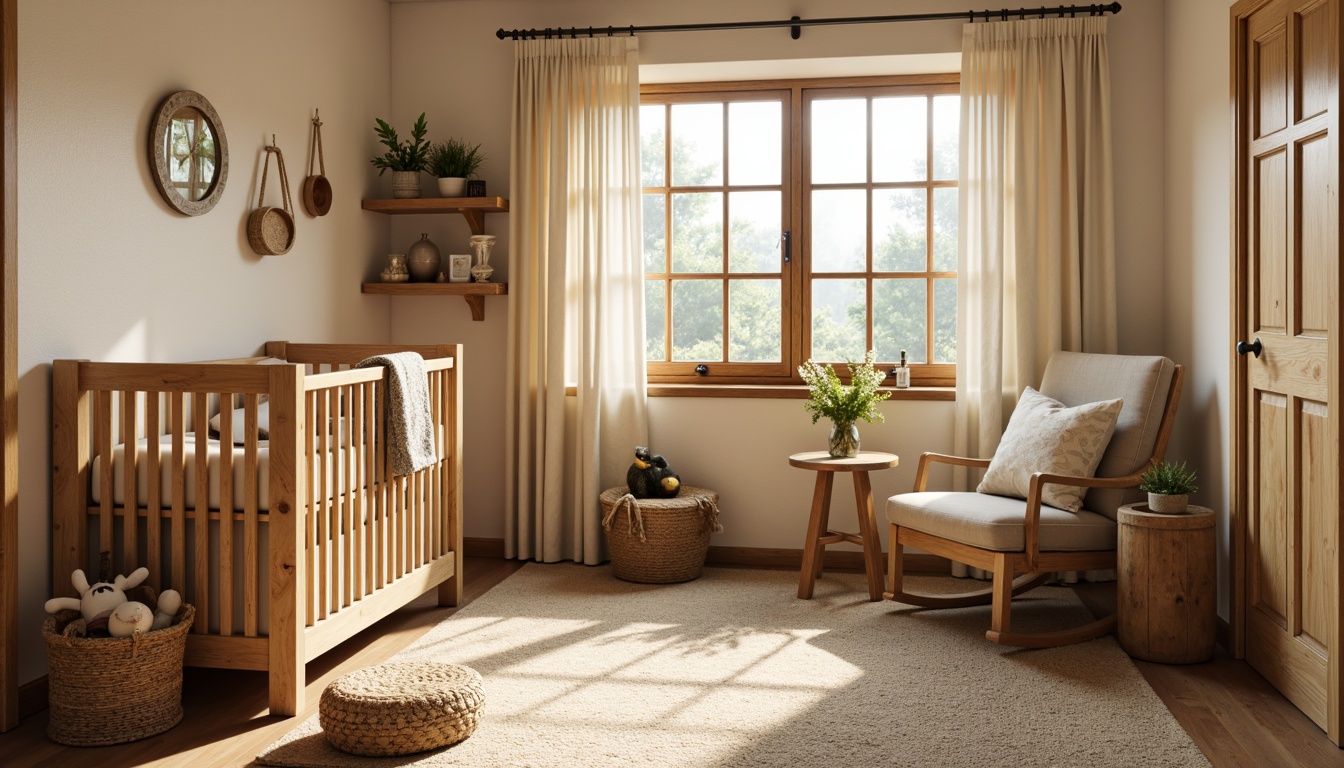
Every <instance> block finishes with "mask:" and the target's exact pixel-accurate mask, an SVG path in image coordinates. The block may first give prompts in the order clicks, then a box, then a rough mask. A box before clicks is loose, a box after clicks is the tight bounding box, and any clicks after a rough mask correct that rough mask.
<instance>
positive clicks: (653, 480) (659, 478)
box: [625, 445, 681, 499]
mask: <svg viewBox="0 0 1344 768" xmlns="http://www.w3.org/2000/svg"><path fill="white" fill-rule="evenodd" d="M625 484H626V486H628V487H629V489H630V495H631V496H634V497H635V498H636V499H670V498H673V497H674V496H676V495H677V494H678V493H680V492H681V478H680V477H678V476H677V473H676V472H673V471H672V470H671V469H669V468H668V466H667V459H664V458H663V457H662V456H653V455H651V454H650V452H649V449H648V448H647V447H645V446H643V445H639V446H635V462H634V463H633V464H631V465H630V469H628V470H626V472H625Z"/></svg>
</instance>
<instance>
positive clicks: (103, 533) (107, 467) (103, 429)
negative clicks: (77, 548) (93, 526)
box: [93, 392, 116, 569]
mask: <svg viewBox="0 0 1344 768" xmlns="http://www.w3.org/2000/svg"><path fill="white" fill-rule="evenodd" d="M93 419H94V425H95V426H94V440H95V441H96V442H97V444H98V448H97V451H98V455H99V456H102V457H103V460H102V462H101V465H102V466H100V467H99V468H98V483H99V488H98V494H99V498H100V499H101V500H102V501H101V503H100V504H99V506H98V551H99V552H111V551H112V393H111V392H99V393H97V395H96V396H95V397H94V399H93ZM112 565H113V568H114V569H115V568H116V563H115V562H113V564H112Z"/></svg>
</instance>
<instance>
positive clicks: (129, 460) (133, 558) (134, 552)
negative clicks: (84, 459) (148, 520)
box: [121, 391, 140, 572]
mask: <svg viewBox="0 0 1344 768" xmlns="http://www.w3.org/2000/svg"><path fill="white" fill-rule="evenodd" d="M137 397H139V395H137V394H136V393H135V392H134V391H131V392H122V393H121V445H122V448H123V451H124V453H123V454H122V462H121V463H122V469H123V470H124V472H123V478H124V479H123V485H124V486H125V490H126V495H125V501H124V506H125V508H126V514H124V515H123V516H122V519H121V524H122V528H121V531H122V533H121V538H122V541H121V552H122V562H123V563H125V568H126V571H125V572H130V571H133V570H135V569H136V568H139V567H140V531H139V526H138V523H139V521H140V515H139V514H138V510H139V509H140V495H139V494H138V493H136V487H135V485H136V484H135V480H136V477H135V460H136V454H137V453H139V451H137V450H136V445H135V438H136V428H137V426H138V422H137V421H136V410H137V409H136V405H137V404H136V398H137Z"/></svg>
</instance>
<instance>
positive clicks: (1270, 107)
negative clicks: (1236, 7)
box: [1252, 23, 1288, 138]
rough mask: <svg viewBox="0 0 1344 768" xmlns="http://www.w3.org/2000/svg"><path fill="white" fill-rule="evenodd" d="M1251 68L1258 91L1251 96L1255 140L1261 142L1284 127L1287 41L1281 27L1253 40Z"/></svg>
mask: <svg viewBox="0 0 1344 768" xmlns="http://www.w3.org/2000/svg"><path fill="white" fill-rule="evenodd" d="M1252 55H1253V59H1252V61H1253V67H1254V71H1255V73H1256V74H1257V75H1258V77H1257V78H1256V80H1257V84H1258V86H1259V87H1258V88H1257V89H1256V93H1255V96H1256V98H1255V104H1256V105H1257V107H1258V109H1257V110H1256V116H1257V118H1258V119H1257V120H1256V128H1257V130H1256V134H1255V135H1256V138H1263V137H1265V136H1268V135H1270V134H1271V133H1274V132H1276V131H1281V130H1283V129H1284V127H1286V126H1287V125H1288V109H1287V107H1288V93H1287V91H1286V90H1285V88H1284V84H1285V83H1286V82H1287V80H1288V41H1287V40H1286V39H1285V35H1284V28H1283V24H1282V23H1280V24H1276V25H1274V26H1273V27H1271V28H1270V29H1268V30H1267V31H1266V32H1265V33H1264V34H1263V35H1262V36H1261V37H1259V38H1257V39H1256V40H1255V45H1254V53H1253V54H1252Z"/></svg>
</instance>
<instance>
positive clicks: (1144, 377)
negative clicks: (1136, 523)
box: [883, 352, 1185, 648]
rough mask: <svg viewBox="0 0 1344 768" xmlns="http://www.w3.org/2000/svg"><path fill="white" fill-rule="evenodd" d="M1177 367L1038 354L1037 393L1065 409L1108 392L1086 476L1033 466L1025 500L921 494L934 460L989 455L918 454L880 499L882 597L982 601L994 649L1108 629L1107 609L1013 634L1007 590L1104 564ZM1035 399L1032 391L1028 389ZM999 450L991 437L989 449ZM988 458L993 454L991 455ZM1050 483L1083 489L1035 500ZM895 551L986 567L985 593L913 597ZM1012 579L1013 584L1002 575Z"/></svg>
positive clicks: (1161, 440) (1074, 638) (1161, 435)
mask: <svg viewBox="0 0 1344 768" xmlns="http://www.w3.org/2000/svg"><path fill="white" fill-rule="evenodd" d="M1184 373H1185V372H1184V369H1183V368H1182V366H1179V365H1176V364H1174V363H1172V362H1171V361H1170V360H1168V359H1167V358H1165V357H1134V356H1123V355H1096V354H1082V353H1072V352H1059V353H1056V354H1055V355H1053V356H1052V357H1051V358H1050V361H1049V363H1048V364H1047V365H1046V370H1045V373H1044V375H1043V376H1042V380H1041V390H1040V394H1042V395H1046V396H1047V397H1049V398H1053V399H1054V400H1057V401H1059V403H1062V404H1063V405H1064V406H1065V407H1068V408H1073V407H1077V406H1082V405H1085V404H1088V403H1097V402H1098V401H1103V400H1108V399H1115V398H1119V399H1121V400H1122V401H1123V404H1122V406H1121V407H1120V412H1119V415H1118V417H1117V419H1116V423H1115V431H1114V433H1113V434H1112V436H1111V439H1110V442H1109V443H1108V444H1107V445H1106V450H1105V452H1104V453H1103V454H1102V457H1101V459H1100V463H1099V464H1098V465H1097V468H1096V475H1097V476H1096V477H1073V476H1067V475H1061V474H1050V473H1047V472H1041V471H1037V472H1034V473H1032V474H1031V475H1030V482H1029V484H1028V488H1027V493H1026V498H1025V499H1021V498H1009V497H1005V496H997V495H990V494H988V493H980V492H956V493H952V492H933V491H926V490H925V488H926V485H927V482H928V478H929V470H930V467H931V466H932V465H933V464H934V463H941V464H950V465H953V466H959V467H967V468H978V469H982V470H983V469H987V468H989V466H990V463H991V460H990V459H973V458H965V457H960V456H946V455H942V454H936V453H925V454H923V455H922V456H920V459H919V467H918V469H917V471H916V474H915V487H914V491H913V492H911V493H905V494H899V495H897V496H893V497H891V498H890V499H889V500H888V501H887V519H888V521H889V522H890V523H891V536H890V553H889V559H888V568H887V572H888V574H889V577H888V578H889V583H888V587H889V589H888V591H887V592H885V593H884V594H883V597H885V598H886V599H888V600H895V601H898V602H901V603H906V604H909V605H916V606H922V607H927V608H959V607H964V606H971V605H986V604H992V605H993V609H992V612H991V626H990V629H989V630H988V631H987V632H986V633H985V637H987V638H988V639H989V640H991V641H993V642H995V643H999V644H1001V645H1010V646H1018V647H1025V648H1048V647H1053V646H1058V645H1067V644H1070V643H1078V642H1083V641H1086V640H1091V639H1094V638H1097V637H1100V636H1102V635H1105V634H1108V633H1110V632H1112V631H1113V630H1114V629H1115V626H1116V616H1115V614H1114V613H1112V614H1111V615H1109V616H1106V617H1104V618H1102V619H1099V620H1097V621H1095V622H1092V623H1090V624H1086V625H1084V626H1081V627H1076V628H1073V629H1069V630H1064V631H1059V632H1050V633H1039V634H1025V633H1019V632H1014V631H1013V630H1012V621H1011V618H1012V616H1011V610H1012V598H1013V597H1014V596H1015V595H1019V594H1022V593H1024V592H1026V591H1028V590H1030V589H1033V588H1035V587H1037V586H1039V585H1041V584H1042V583H1044V582H1045V581H1046V580H1047V579H1048V578H1049V577H1050V575H1051V574H1052V573H1054V572H1056V571H1081V570H1104V569H1113V568H1115V567H1116V542H1117V525H1116V515H1117V512H1116V510H1117V509H1118V508H1119V507H1120V506H1121V505H1123V504H1125V503H1128V502H1131V501H1135V500H1137V499H1138V495H1137V491H1135V490H1133V489H1135V488H1137V486H1138V484H1139V477H1140V476H1141V475H1142V474H1143V472H1144V470H1146V469H1147V468H1148V467H1150V466H1153V465H1154V464H1157V463H1158V462H1160V461H1162V458H1163V456H1164V455H1165V453H1166V448H1167V441H1168V440H1169V438H1170V437H1171V430H1172V426H1173V423H1174V421H1175V417H1176V406H1177V402H1178V400H1179V398H1180V393H1181V383H1182V380H1183V378H1184ZM1038 397H1039V396H1038ZM1003 450H1005V446H1004V445H1000V451H1003ZM996 458H997V457H996ZM1051 485H1056V486H1072V487H1074V488H1080V489H1084V491H1085V492H1086V497H1085V499H1084V504H1083V506H1082V507H1080V508H1079V509H1078V510H1077V511H1076V512H1069V511H1066V510H1064V509H1057V508H1055V507H1053V506H1048V505H1046V504H1045V503H1043V498H1045V497H1046V495H1047V493H1048V492H1047V489H1048V488H1049V486H1051ZM905 547H913V548H916V549H919V550H922V551H924V552H928V553H931V554H935V555H941V556H943V557H947V558H949V559H951V560H954V561H957V562H961V563H965V564H967V565H970V566H974V567H976V568H982V569H984V570H987V571H991V572H992V573H993V581H992V582H991V586H990V587H989V588H988V589H984V590H979V591H974V592H967V593H964V594H957V595H921V594H914V593H911V592H907V591H906V590H905V587H904V584H903V581H904V579H903V573H902V568H903V564H902V559H903V557H902V556H903V551H904V549H905ZM1014 577H1016V580H1015V579H1014Z"/></svg>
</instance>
